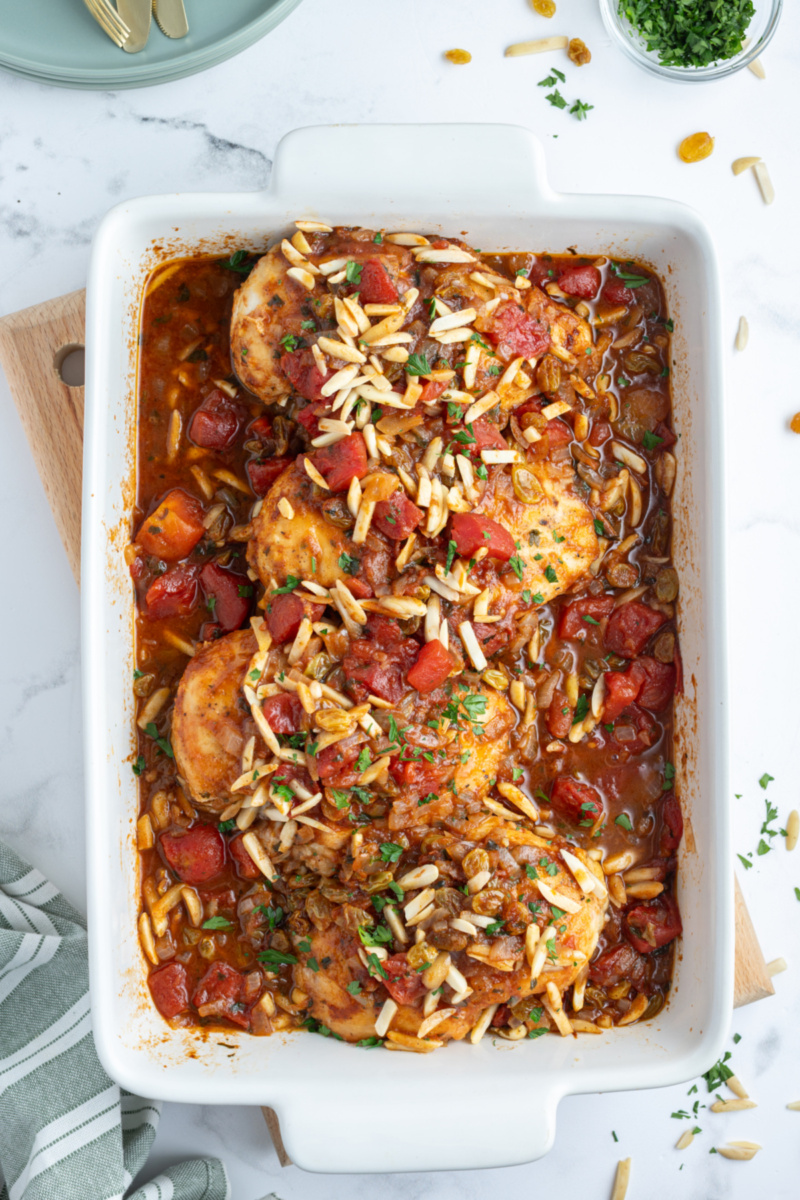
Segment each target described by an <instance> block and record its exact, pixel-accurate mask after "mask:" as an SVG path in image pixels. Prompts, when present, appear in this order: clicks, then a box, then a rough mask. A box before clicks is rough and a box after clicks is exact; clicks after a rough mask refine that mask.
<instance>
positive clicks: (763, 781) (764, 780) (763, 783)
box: [758, 772, 775, 791]
mask: <svg viewBox="0 0 800 1200" xmlns="http://www.w3.org/2000/svg"><path fill="white" fill-rule="evenodd" d="M774 780H775V776H774V775H767V774H766V772H765V773H764V774H763V775H762V776H761V778H760V779H759V781H758V786H759V787H761V788H763V789H764V791H766V790H767V788H768V787H769V785H770V784H771V783H773V782H774Z"/></svg>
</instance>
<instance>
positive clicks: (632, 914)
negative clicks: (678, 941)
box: [625, 892, 683, 954]
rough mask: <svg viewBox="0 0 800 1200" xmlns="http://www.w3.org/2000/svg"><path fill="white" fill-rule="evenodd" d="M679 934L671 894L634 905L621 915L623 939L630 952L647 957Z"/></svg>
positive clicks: (680, 930)
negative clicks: (625, 939) (628, 945)
mask: <svg viewBox="0 0 800 1200" xmlns="http://www.w3.org/2000/svg"><path fill="white" fill-rule="evenodd" d="M682 932H683V924H682V922H681V914H680V912H679V910H678V902H677V901H676V899H675V897H674V896H673V895H672V893H671V892H662V894H661V895H660V896H657V897H656V898H655V900H647V901H646V902H645V903H644V904H636V905H634V907H633V908H630V909H628V911H627V913H626V914H625V936H626V937H627V939H628V941H629V942H630V944H631V945H632V946H633V948H634V950H638V951H639V953H640V954H651V953H652V951H653V950H659V949H660V948H661V947H662V946H666V945H668V943H669V942H671V941H672V940H673V939H674V938H676V937H678V935H679V934H681V933H682Z"/></svg>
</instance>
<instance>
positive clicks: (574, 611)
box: [558, 596, 614, 642]
mask: <svg viewBox="0 0 800 1200" xmlns="http://www.w3.org/2000/svg"><path fill="white" fill-rule="evenodd" d="M613 611H614V597H613V596H583V597H582V598H581V599H580V600H573V602H572V604H568V605H566V607H565V608H562V610H561V619H560V621H559V623H558V636H559V637H562V638H572V639H573V640H574V641H577V642H585V641H586V638H587V636H588V635H589V633H591V631H592V630H593V629H595V628H596V627H597V626H598V625H599V624H600V622H601V621H604V620H605V619H606V617H610V616H611V614H612V612H613ZM587 618H588V619H587Z"/></svg>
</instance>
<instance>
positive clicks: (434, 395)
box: [417, 379, 447, 404]
mask: <svg viewBox="0 0 800 1200" xmlns="http://www.w3.org/2000/svg"><path fill="white" fill-rule="evenodd" d="M446 390H447V384H446V383H445V382H443V381H442V380H441V379H429V380H428V382H427V383H425V384H423V385H422V395H421V396H420V398H419V400H418V401H417V403H418V404H429V403H430V401H431V400H438V399H439V397H440V396H441V394H442V392H444V391H446Z"/></svg>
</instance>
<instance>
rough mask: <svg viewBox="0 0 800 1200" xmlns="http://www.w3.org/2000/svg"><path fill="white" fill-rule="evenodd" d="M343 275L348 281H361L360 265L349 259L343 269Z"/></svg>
mask: <svg viewBox="0 0 800 1200" xmlns="http://www.w3.org/2000/svg"><path fill="white" fill-rule="evenodd" d="M344 277H345V279H346V280H347V282H348V283H361V266H360V264H359V263H357V262H353V260H352V259H351V260H350V261H349V262H348V264H347V266H346V267H345V269H344Z"/></svg>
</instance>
